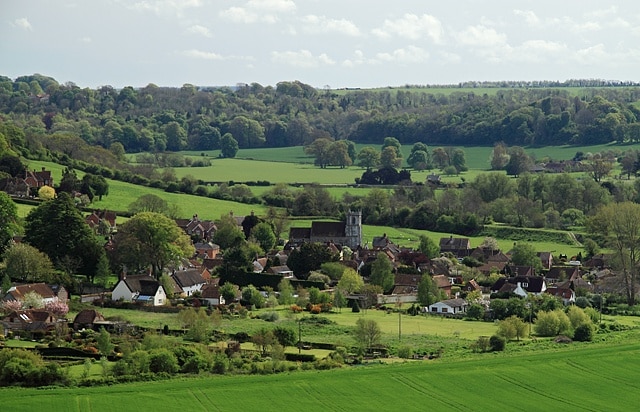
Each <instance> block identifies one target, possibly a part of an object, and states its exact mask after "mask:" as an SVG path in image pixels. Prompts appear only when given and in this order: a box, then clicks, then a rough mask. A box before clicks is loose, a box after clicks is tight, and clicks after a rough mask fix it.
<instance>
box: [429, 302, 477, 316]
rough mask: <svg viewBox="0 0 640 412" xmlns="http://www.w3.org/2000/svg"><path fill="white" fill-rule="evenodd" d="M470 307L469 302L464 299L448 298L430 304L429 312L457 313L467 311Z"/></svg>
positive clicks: (440, 313)
mask: <svg viewBox="0 0 640 412" xmlns="http://www.w3.org/2000/svg"><path fill="white" fill-rule="evenodd" d="M468 307H469V303H468V302H467V301H466V300H464V299H447V300H443V301H440V302H436V303H434V304H432V305H429V307H428V308H427V312H428V313H433V314H438V315H456V314H462V313H466V312H467V308H468Z"/></svg>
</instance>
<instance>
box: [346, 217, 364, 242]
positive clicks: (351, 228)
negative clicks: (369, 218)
mask: <svg viewBox="0 0 640 412" xmlns="http://www.w3.org/2000/svg"><path fill="white" fill-rule="evenodd" d="M346 219H347V221H346V222H345V227H344V234H345V236H346V238H347V246H349V247H350V248H351V249H352V250H356V249H357V248H358V246H361V245H362V211H361V210H358V211H356V212H353V211H351V210H349V211H348V212H347V217H346Z"/></svg>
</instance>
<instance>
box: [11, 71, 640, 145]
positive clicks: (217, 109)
mask: <svg viewBox="0 0 640 412" xmlns="http://www.w3.org/2000/svg"><path fill="white" fill-rule="evenodd" d="M461 86H463V85H461ZM477 86H480V87H481V88H480V87H478V88H477V90H475V89H474V88H476V87H477ZM573 86H579V87H573ZM585 86H586V87H585ZM589 86H593V87H589ZM617 86H621V85H620V84H612V83H602V82H589V81H572V82H566V83H562V84H560V83H544V82H534V83H526V84H521V83H504V84H503V83H498V84H493V83H492V84H479V85H477V84H470V85H469V84H468V85H464V87H459V88H444V89H443V88H438V89H429V88H424V87H409V86H407V87H406V88H403V89H376V90H330V89H327V90H318V89H315V88H313V87H311V86H309V85H306V84H303V83H300V82H297V81H294V82H288V81H287V82H280V83H278V84H277V85H276V87H272V86H266V87H265V86H262V85H260V84H257V83H252V84H250V85H239V86H237V87H234V88H212V87H197V86H194V85H190V84H185V85H183V86H182V87H181V88H168V87H158V86H156V85H154V84H149V85H147V86H146V87H143V88H140V89H136V88H133V87H125V88H123V89H121V90H116V89H114V88H113V87H111V86H103V87H100V88H98V89H89V88H80V87H78V86H76V85H75V84H73V83H65V84H59V83H58V82H57V81H56V80H55V79H53V78H50V77H46V76H42V75H38V74H35V75H31V76H21V77H19V78H17V79H15V80H12V79H10V78H8V77H4V76H0V113H2V117H3V120H4V121H7V120H9V121H12V122H13V123H15V124H16V126H18V127H20V128H22V129H24V130H25V137H26V140H27V142H28V143H29V145H30V146H31V149H30V150H31V151H34V150H35V151H37V150H39V148H40V147H41V146H44V147H45V148H49V149H51V150H56V151H63V152H65V151H66V152H71V151H72V150H73V149H72V147H71V146H73V142H72V141H70V140H72V139H73V138H76V137H79V138H80V139H82V140H83V141H85V142H87V143H88V144H90V145H100V146H102V147H104V148H109V147H111V145H112V144H114V143H120V144H122V147H123V148H124V150H125V151H126V152H139V151H164V150H169V151H178V150H182V149H190V150H211V149H219V148H220V143H221V139H222V136H224V135H225V134H227V133H229V134H230V135H231V136H233V138H234V139H235V140H236V141H237V142H238V146H239V147H240V148H249V147H263V146H264V147H283V146H300V145H306V144H309V143H311V142H312V141H314V140H315V139H317V138H320V137H327V138H331V139H336V140H337V139H347V140H350V141H353V142H356V143H372V144H380V143H382V142H383V139H384V138H385V137H388V136H392V137H395V138H397V139H398V140H399V141H400V142H401V143H414V142H424V143H426V144H429V145H432V144H438V145H442V144H446V145H492V144H493V143H495V142H499V141H503V142H505V143H506V144H508V145H559V144H579V145H591V144H600V143H608V142H612V141H618V142H626V141H632V142H637V141H640V122H639V121H638V118H639V117H640V108H638V106H637V104H636V102H637V101H638V100H640V88H638V87H637V85H635V84H634V85H622V86H627V87H617ZM487 91H490V92H487ZM45 136H47V137H48V138H46V139H45V138H44V137H45ZM51 136H55V137H51ZM68 154H69V155H70V156H72V153H68Z"/></svg>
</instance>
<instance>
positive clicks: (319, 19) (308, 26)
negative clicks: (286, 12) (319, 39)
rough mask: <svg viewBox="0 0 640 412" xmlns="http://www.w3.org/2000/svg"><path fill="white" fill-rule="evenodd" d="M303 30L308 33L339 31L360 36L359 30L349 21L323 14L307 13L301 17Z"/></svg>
mask: <svg viewBox="0 0 640 412" xmlns="http://www.w3.org/2000/svg"><path fill="white" fill-rule="evenodd" d="M302 22H303V23H304V24H305V26H304V30H305V31H307V32H309V33H341V34H346V35H348V36H354V37H357V36H360V34H361V33H360V30H359V29H358V27H357V26H356V25H355V24H354V23H353V22H351V21H349V20H345V19H340V20H336V19H328V18H326V17H325V16H315V15H312V14H310V15H308V16H305V17H303V18H302Z"/></svg>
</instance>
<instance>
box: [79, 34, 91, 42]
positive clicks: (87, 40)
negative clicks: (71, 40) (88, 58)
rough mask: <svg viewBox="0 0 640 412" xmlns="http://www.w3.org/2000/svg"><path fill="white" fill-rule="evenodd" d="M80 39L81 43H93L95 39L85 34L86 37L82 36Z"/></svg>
mask: <svg viewBox="0 0 640 412" xmlns="http://www.w3.org/2000/svg"><path fill="white" fill-rule="evenodd" d="M78 41H80V43H85V44H89V43H91V42H92V41H93V39H91V37H89V36H85V37H82V38H80V39H78Z"/></svg>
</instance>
